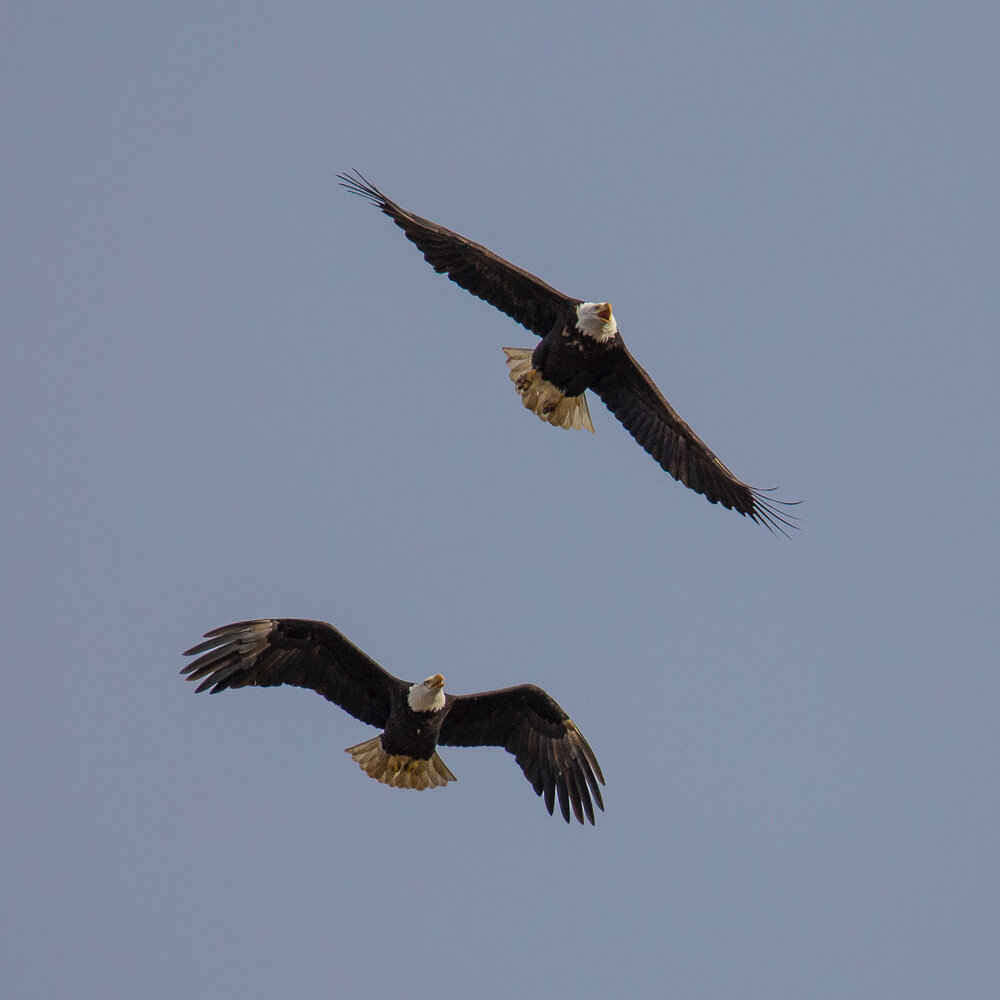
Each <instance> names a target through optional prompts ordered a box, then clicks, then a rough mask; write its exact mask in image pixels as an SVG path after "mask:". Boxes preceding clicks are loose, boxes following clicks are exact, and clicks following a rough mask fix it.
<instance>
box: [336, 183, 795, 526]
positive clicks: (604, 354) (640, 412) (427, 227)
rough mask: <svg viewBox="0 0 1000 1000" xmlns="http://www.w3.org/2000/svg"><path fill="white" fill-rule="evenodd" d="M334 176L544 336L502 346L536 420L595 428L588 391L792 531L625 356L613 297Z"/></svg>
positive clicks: (677, 463)
mask: <svg viewBox="0 0 1000 1000" xmlns="http://www.w3.org/2000/svg"><path fill="white" fill-rule="evenodd" d="M337 176H338V177H339V178H340V182H341V185H342V186H343V187H345V188H347V189H348V190H349V191H351V192H353V193H354V194H357V195H360V196H361V197H363V198H367V199H368V200H369V201H370V202H372V204H374V205H375V206H376V207H378V208H379V209H381V210H382V212H384V213H385V214H386V215H388V216H389V218H390V219H392V220H393V222H395V223H396V225H397V226H399V228H400V229H402V230H403V232H404V233H406V237H407V239H409V240H410V242H411V243H415V244H416V246H417V248H418V249H419V250H421V251H422V252H423V255H424V259H425V260H426V261H427V262H428V263H429V264H430V265H431V266H432V267H433V268H434V270H435V271H437V272H438V273H439V274H447V275H448V277H449V278H451V280H452V281H454V282H455V283H456V284H458V285H461V287H462V288H464V289H465V290H466V291H469V292H471V293H472V294H473V295H475V296H477V297H478V298H481V299H484V300H485V301H486V302H489V303H490V305H493V306H496V308H497V309H499V310H500V311H501V312H504V313H506V314H507V315H508V316H510V317H511V318H512V319H515V320H517V322H518V323H520V324H521V325H522V326H524V327H526V328H527V329H528V330H530V331H531V332H532V333H534V334H537V335H538V336H539V337H541V338H542V340H541V342H540V343H539V344H538V346H537V347H536V348H535V349H534V350H530V349H526V348H520V347H505V348H504V349H503V350H504V353H505V354H506V355H507V367H508V369H509V374H510V378H511V381H513V383H514V385H515V387H516V388H517V391H518V393H519V394H520V396H521V401H522V403H523V404H524V405H525V406H526V407H527V408H528V409H529V410H531V411H532V412H533V413H535V414H537V416H538V417H540V418H541V419H542V420H544V421H546V422H547V423H550V424H554V425H555V426H556V427H565V428H573V429H586V430H588V431H590V432H591V433H593V431H594V425H593V424H592V423H591V420H590V413H589V411H588V408H587V399H586V396H585V395H584V393H585V392H586V390H587V389H592V390H593V391H594V392H595V393H597V395H598V396H600V397H601V399H602V400H604V403H605V405H606V406H607V407H608V409H609V410H611V412H612V413H613V414H614V415H615V416H616V417H617V418H618V419H619V420H620V421H621V423H622V424H623V425H624V427H625V429H626V430H627V431H628V432H629V434H631V435H632V437H634V438H635V439H636V441H638V442H639V444H640V445H642V447H643V448H644V449H645V450H646V451H647V452H649V454H650V455H652V456H653V458H654V459H656V461H657V462H659V464H660V466H661V467H662V468H663V469H664V470H666V471H667V472H669V473H670V475H671V476H673V477H674V479H678V480H680V481H681V482H682V483H683V484H684V485H685V486H688V487H690V488H691V489H692V490H695V491H696V492H697V493H701V494H703V495H704V496H705V497H706V498H707V499H708V500H709V501H710V502H711V503H721V504H722V506H723V507H728V508H729V509H731V510H736V511H739V513H741V514H744V515H746V516H747V517H749V518H751V519H752V520H754V521H757V522H758V523H759V524H764V525H766V526H767V527H768V528H769V529H770V530H772V531H774V530H777V531H780V532H781V533H782V534H785V533H786V532H785V530H784V529H785V528H786V527H795V525H793V524H791V521H790V520H789V518H790V517H791V515H789V514H787V513H784V512H783V511H782V510H781V509H780V508H781V507H782V506H788V505H789V504H788V502H787V501H782V500H775V499H773V498H770V497H765V496H763V495H762V493H763V492H769V491H761V490H756V489H753V488H752V487H750V486H747V484H746V483H743V482H740V480H739V479H737V478H736V477H735V476H734V475H733V474H732V473H731V472H730V471H729V469H727V468H726V467H725V466H724V465H723V464H722V462H720V461H719V459H718V458H716V457H715V455H714V454H713V453H712V451H711V450H710V449H709V448H708V446H707V445H706V444H705V443H704V442H703V441H702V440H701V438H699V437H698V436H697V435H696V434H695V433H694V431H693V430H691V428H690V427H689V426H688V425H687V424H686V423H685V422H684V421H683V420H682V419H681V418H680V417H679V416H678V415H677V413H676V411H675V410H674V408H673V407H672V406H671V405H670V404H669V403H668V402H667V401H666V399H664V397H663V394H662V393H661V392H660V390H659V389H657V387H656V384H655V383H654V382H653V380H652V379H651V378H650V377H649V375H647V374H646V372H645V371H644V370H643V369H642V367H641V366H640V365H639V363H638V362H637V361H636V360H635V359H634V358H633V357H632V355H631V354H629V352H628V348H627V347H626V346H625V342H624V341H623V340H622V337H621V334H620V333H619V332H618V323H617V322H616V321H615V317H614V314H613V313H612V311H611V305H610V303H608V302H583V301H581V300H580V299H574V298H571V297H570V296H568V295H564V294H563V293H562V292H559V291H556V289H554V288H553V287H552V286H551V285H547V284H546V283H545V282H544V281H542V280H541V279H540V278H536V277H535V275H533V274H529V273H528V272H527V271H523V270H522V269H521V268H519V267H516V266H515V265H513V264H511V263H510V262H509V261H506V260H504V259H503V258H502V257H498V256H497V255H496V254H495V253H493V252H492V251H490V250H487V249H486V247H484V246H480V245H479V244H478V243H473V242H472V240H468V239H466V238H465V237H464V236H460V235H459V234H458V233H453V232H452V231H451V230H450V229H445V228H444V226H439V225H437V223H434V222H431V221H429V220H428V219H422V218H420V216H419V215H413V214H412V213H410V212H407V211H405V210H404V209H402V208H400V207H399V205H397V204H396V203H395V202H394V201H390V200H389V199H388V198H387V197H386V196H385V195H384V194H382V192H381V191H379V189H378V188H377V187H375V185H374V184H372V183H371V182H370V181H368V180H366V179H365V178H364V177H363V176H362V175H361V174H360V173H358V171H354V175H353V176H351V175H350V174H338V175H337ZM779 505H780V506H779Z"/></svg>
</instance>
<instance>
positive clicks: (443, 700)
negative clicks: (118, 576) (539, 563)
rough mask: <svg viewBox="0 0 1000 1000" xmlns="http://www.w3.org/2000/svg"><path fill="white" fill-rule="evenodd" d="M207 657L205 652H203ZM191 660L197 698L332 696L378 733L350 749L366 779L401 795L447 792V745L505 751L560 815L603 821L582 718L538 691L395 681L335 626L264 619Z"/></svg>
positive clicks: (225, 632)
mask: <svg viewBox="0 0 1000 1000" xmlns="http://www.w3.org/2000/svg"><path fill="white" fill-rule="evenodd" d="M199 654H201V655H199ZM184 655H185V656H198V659H196V660H194V661H193V662H192V663H189V664H188V665H187V666H186V667H184V668H183V670H181V673H182V674H187V679H188V680H189V681H198V680H200V681H201V683H200V684H199V685H198V688H197V690H198V691H204V690H206V689H208V688H210V689H211V693H212V694H217V693H218V692H219V691H224V690H225V689H226V688H238V687H248V686H257V687H272V686H274V685H278V684H291V685H294V686H295V687H301V688H310V689H311V690H313V691H316V692H318V693H319V694H321V695H323V697H324V698H326V699H327V700H329V701H332V702H333V703H334V704H335V705H339V706H340V707H341V708H342V709H344V711H345V712H349V713H350V714H351V715H353V716H354V717H355V718H356V719H360V720H361V721H362V722H366V723H368V725H370V726H377V727H379V728H380V729H381V730H382V732H381V733H380V734H379V735H378V736H375V737H373V738H372V739H370V740H366V741H365V742H363V743H359V744H357V745H356V746H353V747H348V748H347V750H346V752H347V753H349V754H350V755H351V756H352V757H353V758H354V760H356V761H357V762H358V764H359V765H360V766H361V769H362V770H363V771H364V772H365V774H367V775H369V776H370V777H372V778H374V779H375V780H376V781H379V782H381V783H382V784H384V785H389V786H391V787H393V788H414V789H418V790H423V789H426V788H435V787H442V786H444V785H446V784H447V783H448V782H449V781H455V780H456V779H455V776H454V775H453V774H452V773H451V771H450V770H449V769H448V766H447V765H446V764H445V763H444V761H442V760H441V758H440V757H439V756H438V753H437V747H438V746H439V745H444V746H458V747H478V746H495V747H503V748H504V749H505V750H506V751H507V752H508V753H511V754H513V755H514V759H515V760H516V761H517V763H518V765H519V766H520V768H521V770H522V771H523V772H524V776H525V777H526V778H527V779H528V781H530V782H531V786H532V788H534V789H535V793H536V794H537V795H540V796H542V797H543V798H544V800H545V807H546V809H548V811H549V815H552V812H553V807H554V804H555V800H556V799H557V798H558V800H559V808H560V810H561V812H562V815H563V818H564V819H565V820H566V822H567V823H568V822H569V821H570V810H571V809H572V813H573V815H574V816H575V817H576V819H577V820H578V821H579V822H580V823H583V822H584V816H586V818H587V820H588V821H589V822H590V823H593V822H594V803H595V802H596V803H597V807H598V808H599V809H602V810H603V809H604V801H603V799H602V798H601V789H600V786H601V785H603V784H604V775H603V774H602V773H601V766H600V764H598V763H597V758H596V757H595V756H594V751H593V750H591V749H590V745H589V744H588V743H587V741H586V740H585V739H584V738H583V734H582V733H581V732H580V730H579V729H577V728H576V725H575V724H574V722H573V720H572V719H571V718H570V717H569V716H568V715H567V714H566V713H565V712H564V711H563V710H562V709H561V708H560V707H559V705H558V704H556V702H555V701H554V700H553V699H552V698H550V697H549V696H548V695H547V694H546V693H545V692H544V691H543V690H542V689H541V688H539V687H535V686H534V685H533V684H520V685H518V686H517V687H510V688H504V689H502V690H500V691H484V692H482V693H481V694H466V695H452V694H445V692H444V677H442V676H441V674H434V675H433V676H431V677H428V678H427V679H426V680H424V681H418V682H417V683H415V684H411V683H410V682H409V681H403V680H400V679H399V678H398V677H394V676H393V675H392V674H390V673H389V672H388V671H387V670H384V669H383V668H382V667H380V666H379V665H378V664H377V663H376V662H375V661H374V660H373V659H372V658H371V657H370V656H368V655H367V654H366V653H363V652H362V651H361V650H360V649H358V647H357V646H355V645H354V644H353V643H352V642H350V641H349V640H348V639H347V638H345V637H344V636H343V635H342V634H341V633H340V632H338V631H337V629H335V628H334V627H333V626H332V625H329V624H327V623H326V622H317V621H308V620H306V619H299V618H265V619H260V620H257V621H246V622H236V623H235V624H233V625H223V626H222V627H221V628H217V629H213V630H212V631H211V632H206V633H205V642H200V643H198V645H197V646H192V647H191V649H188V650H186V651H185V653H184Z"/></svg>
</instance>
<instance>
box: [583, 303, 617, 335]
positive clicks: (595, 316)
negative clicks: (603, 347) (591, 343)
mask: <svg viewBox="0 0 1000 1000" xmlns="http://www.w3.org/2000/svg"><path fill="white" fill-rule="evenodd" d="M576 328H577V329H578V330H579V331H580V333H582V334H585V335H586V336H588V337H592V338H593V339H594V340H596V341H597V342H598V343H603V342H604V341H606V340H611V338H612V337H614V336H616V335H617V334H618V323H617V321H616V320H615V316H614V313H613V312H612V311H611V303H610V302H581V303H580V304H579V305H578V306H577V307H576Z"/></svg>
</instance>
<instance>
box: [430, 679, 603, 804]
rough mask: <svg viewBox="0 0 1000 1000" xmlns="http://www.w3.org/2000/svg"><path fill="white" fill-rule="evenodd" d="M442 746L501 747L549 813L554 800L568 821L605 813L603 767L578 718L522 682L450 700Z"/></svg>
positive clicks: (530, 685)
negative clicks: (577, 725)
mask: <svg viewBox="0 0 1000 1000" xmlns="http://www.w3.org/2000/svg"><path fill="white" fill-rule="evenodd" d="M448 700H449V709H448V714H447V716H445V720H444V723H443V724H442V726H441V734H440V736H439V737H438V743H439V744H442V745H448V746H465V747H468V746H500V747H503V748H504V749H505V750H507V752H508V753H511V754H513V755H514V759H515V760H516V761H517V763H518V765H519V766H520V768H521V770H522V771H523V772H524V776H525V777H526V778H527V779H528V781H530V782H531V785H532V787H533V788H534V789H535V793H536V794H537V795H540V796H543V798H544V801H545V807H546V809H548V811H549V814H550V815H551V814H552V812H553V808H554V804H555V800H556V798H557V797H558V799H559V808H560V810H561V811H562V815H563V818H564V819H565V820H566V822H567V823H568V822H569V821H570V809H571V808H572V811H573V815H574V816H575V817H576V819H577V821H578V822H580V823H583V822H584V816H586V819H587V820H588V821H589V822H590V823H593V822H594V803H595V802H596V803H597V807H598V808H599V809H604V800H603V799H602V797H601V789H600V786H601V785H603V784H604V775H603V774H602V773H601V765H600V764H598V763H597V758H596V757H595V756H594V751H593V750H591V749H590V744H588V743H587V741H586V739H584V737H583V734H582V733H581V732H580V730H579V729H577V728H576V725H575V723H574V722H573V720H572V719H571V718H570V717H569V716H568V715H567V714H566V713H565V712H564V711H563V710H562V709H561V708H560V707H559V705H558V704H557V703H556V702H555V701H554V700H553V699H552V698H551V697H550V696H549V695H548V694H546V693H545V692H544V691H543V690H542V689H541V688H539V687H535V685H533V684H521V685H519V686H517V687H511V688H504V689H503V690H500V691H486V692H483V693H482V694H470V695H459V696H455V697H449V699H448Z"/></svg>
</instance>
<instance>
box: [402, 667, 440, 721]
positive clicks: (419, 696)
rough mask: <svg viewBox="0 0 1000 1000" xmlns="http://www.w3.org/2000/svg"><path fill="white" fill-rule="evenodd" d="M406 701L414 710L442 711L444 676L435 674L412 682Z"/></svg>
mask: <svg viewBox="0 0 1000 1000" xmlns="http://www.w3.org/2000/svg"><path fill="white" fill-rule="evenodd" d="M406 702H407V704H408V705H409V706H410V709H411V710H412V711H414V712H440V711H441V709H442V708H444V677H443V676H442V675H441V674H434V675H433V676H432V677H428V678H427V680H425V681H417V683H416V684H411V685H410V693H409V694H408V695H407V696H406Z"/></svg>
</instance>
